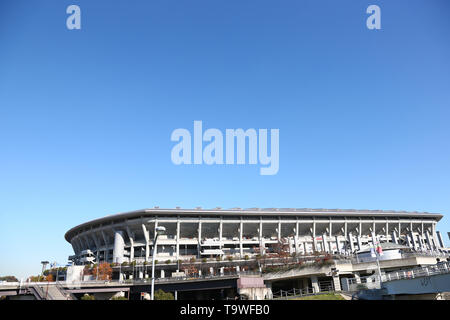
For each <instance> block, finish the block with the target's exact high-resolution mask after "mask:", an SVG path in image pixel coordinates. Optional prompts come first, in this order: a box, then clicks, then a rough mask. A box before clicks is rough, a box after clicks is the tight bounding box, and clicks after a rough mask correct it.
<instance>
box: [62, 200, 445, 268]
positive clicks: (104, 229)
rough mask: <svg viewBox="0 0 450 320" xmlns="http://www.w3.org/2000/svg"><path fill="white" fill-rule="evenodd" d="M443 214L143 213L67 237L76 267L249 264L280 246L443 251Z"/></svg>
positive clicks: (350, 251)
mask: <svg viewBox="0 0 450 320" xmlns="http://www.w3.org/2000/svg"><path fill="white" fill-rule="evenodd" d="M441 218H442V215H441V214H437V213H427V212H406V211H389V210H387V211H385V210H347V209H287V208H250V209H241V208H232V209H222V208H214V209H202V208H195V209H181V208H178V207H177V208H175V209H161V208H159V207H155V208H152V209H143V210H137V211H131V212H126V213H119V214H114V215H110V216H106V217H103V218H100V219H95V220H92V221H89V222H86V223H83V224H81V225H78V226H76V227H74V228H72V229H70V230H69V231H68V232H67V233H66V234H65V239H66V240H67V241H68V242H69V243H70V244H71V245H72V247H73V250H74V252H75V255H73V256H71V257H69V259H70V260H72V261H73V262H74V263H75V264H88V263H99V262H109V263H118V264H121V263H124V262H128V263H132V262H133V261H134V262H135V263H143V262H148V261H151V259H152V252H153V245H154V244H153V242H154V238H155V230H156V228H157V227H164V228H165V232H164V234H162V235H160V236H159V238H158V240H157V250H156V251H157V253H156V255H155V259H159V261H164V260H172V261H178V260H186V259H192V258H196V259H199V258H217V257H218V256H220V257H223V258H225V257H230V256H231V257H233V258H234V259H240V258H241V259H243V258H244V257H245V259H251V258H252V257H254V256H256V255H264V254H266V253H270V252H273V250H274V248H275V247H276V246H277V244H279V243H280V242H283V243H284V244H287V245H288V248H289V252H290V253H292V254H294V253H295V254H298V255H308V254H313V253H315V252H321V253H329V254H342V255H354V254H355V253H357V252H363V251H364V249H367V247H368V246H370V245H371V244H372V243H374V240H376V241H378V242H379V243H381V244H389V243H392V244H398V245H401V246H403V247H406V246H407V247H408V248H409V249H410V250H411V251H415V252H428V253H433V252H436V253H439V252H446V251H445V250H446V249H445V245H444V242H443V239H442V235H441V233H440V232H439V231H437V230H436V226H437V223H438V222H439V220H440V219H441Z"/></svg>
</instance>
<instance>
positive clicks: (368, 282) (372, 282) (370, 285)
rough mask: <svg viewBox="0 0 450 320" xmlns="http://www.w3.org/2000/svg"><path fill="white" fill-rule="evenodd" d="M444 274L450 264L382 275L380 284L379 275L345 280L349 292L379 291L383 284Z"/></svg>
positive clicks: (445, 263) (444, 263)
mask: <svg viewBox="0 0 450 320" xmlns="http://www.w3.org/2000/svg"><path fill="white" fill-rule="evenodd" d="M446 273H450V262H439V263H437V264H435V265H430V266H426V267H420V268H413V269H407V270H399V271H393V272H389V273H383V274H381V282H380V276H379V275H371V276H368V277H361V278H359V279H357V278H351V279H347V281H348V287H349V290H350V291H358V290H361V289H380V288H381V287H382V283H383V282H389V281H395V280H405V279H414V278H418V277H429V276H433V275H438V274H446Z"/></svg>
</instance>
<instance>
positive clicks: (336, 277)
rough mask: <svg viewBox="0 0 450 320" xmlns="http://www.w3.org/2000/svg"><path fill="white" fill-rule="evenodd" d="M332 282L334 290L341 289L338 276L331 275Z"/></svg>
mask: <svg viewBox="0 0 450 320" xmlns="http://www.w3.org/2000/svg"><path fill="white" fill-rule="evenodd" d="M333 284H334V290H335V291H341V290H342V289H341V282H340V280H339V276H338V275H336V276H333Z"/></svg>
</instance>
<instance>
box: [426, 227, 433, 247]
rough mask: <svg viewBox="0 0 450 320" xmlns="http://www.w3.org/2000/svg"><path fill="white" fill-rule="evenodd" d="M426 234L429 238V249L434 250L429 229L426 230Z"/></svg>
mask: <svg viewBox="0 0 450 320" xmlns="http://www.w3.org/2000/svg"><path fill="white" fill-rule="evenodd" d="M425 236H426V239H427V246H428V250H433V244H432V243H431V237H430V233H429V232H428V230H427V231H426V232H425Z"/></svg>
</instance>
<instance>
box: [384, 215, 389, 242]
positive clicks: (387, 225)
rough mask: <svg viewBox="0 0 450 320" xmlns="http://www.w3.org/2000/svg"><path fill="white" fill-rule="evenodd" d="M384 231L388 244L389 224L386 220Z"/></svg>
mask: <svg viewBox="0 0 450 320" xmlns="http://www.w3.org/2000/svg"><path fill="white" fill-rule="evenodd" d="M385 228H386V230H384V232H385V233H386V242H389V239H388V238H389V223H388V220H387V218H386V226H385Z"/></svg>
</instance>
